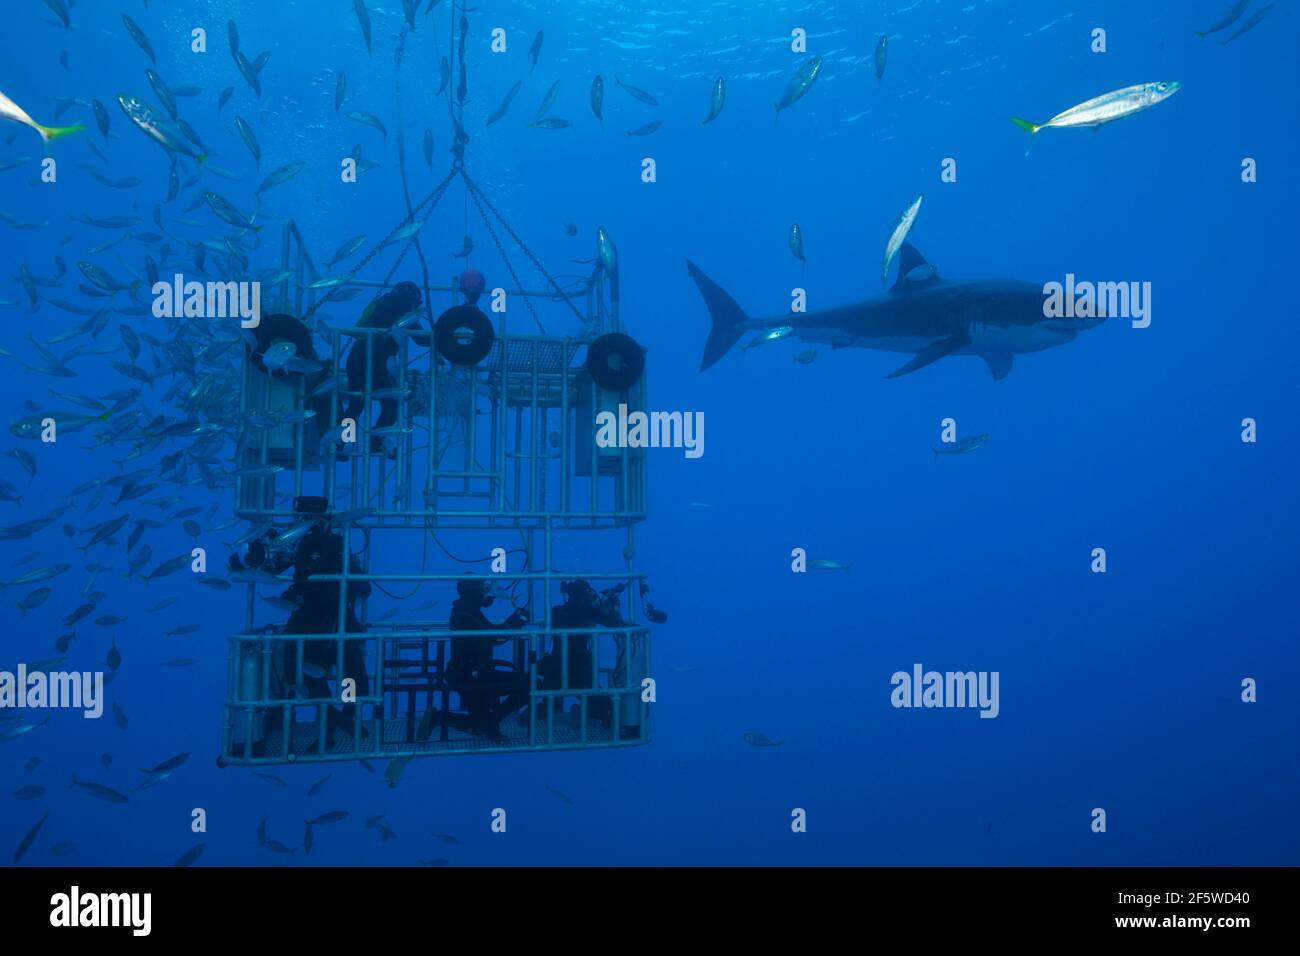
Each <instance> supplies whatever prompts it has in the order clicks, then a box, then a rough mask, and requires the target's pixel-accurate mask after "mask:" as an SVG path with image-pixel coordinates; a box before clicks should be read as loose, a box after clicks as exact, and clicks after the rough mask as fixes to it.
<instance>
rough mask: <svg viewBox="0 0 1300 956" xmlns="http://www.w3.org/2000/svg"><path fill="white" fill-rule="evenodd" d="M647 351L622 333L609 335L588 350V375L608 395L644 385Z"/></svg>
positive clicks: (610, 333) (595, 342)
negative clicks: (642, 374) (638, 384)
mask: <svg viewBox="0 0 1300 956" xmlns="http://www.w3.org/2000/svg"><path fill="white" fill-rule="evenodd" d="M644 371H645V349H643V348H641V346H640V345H638V344H637V341H636V339H634V338H632V337H631V336H630V335H624V334H623V333H622V332H609V333H607V334H605V335H602V336H601V337H600V338H598V339H596V341H594V342H592V343H591V345H590V346H589V347H588V348H587V374H589V375H590V376H591V378H592V381H594V382H595V383H596V384H597V385H599V386H600V387H601V388H603V389H604V390H605V391H607V392H622V391H624V390H626V389H629V388H631V387H632V386H633V385H635V384H636V383H637V382H639V381H641V373H643V372H644Z"/></svg>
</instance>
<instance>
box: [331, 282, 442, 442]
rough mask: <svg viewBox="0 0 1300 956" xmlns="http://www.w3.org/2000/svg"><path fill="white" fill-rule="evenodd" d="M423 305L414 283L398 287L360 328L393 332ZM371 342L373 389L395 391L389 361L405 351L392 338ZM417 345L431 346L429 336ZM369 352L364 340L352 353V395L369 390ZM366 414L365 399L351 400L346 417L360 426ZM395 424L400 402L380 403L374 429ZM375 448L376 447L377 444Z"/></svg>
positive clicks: (379, 302)
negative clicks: (406, 317)
mask: <svg viewBox="0 0 1300 956" xmlns="http://www.w3.org/2000/svg"><path fill="white" fill-rule="evenodd" d="M420 301H421V300H420V293H419V291H418V290H416V288H415V285H414V284H413V283H410V282H401V283H398V285H397V286H396V287H395V288H394V289H393V290H392V291H391V292H386V293H384V294H383V295H381V296H380V297H379V298H378V299H376V300H375V303H374V305H373V306H371V307H370V309H369V310H367V312H366V314H365V316H364V317H363V318H362V320H361V322H360V323H359V324H360V325H361V326H363V327H365V328H375V329H387V330H389V331H391V330H392V328H393V326H394V325H396V324H397V322H398V321H399V320H400V319H401V318H402V317H403V316H406V315H409V314H410V313H411V312H413V311H415V310H416V309H418V308H419V307H420ZM369 338H370V339H371V342H370V343H369V352H370V388H371V390H372V391H376V390H378V389H381V388H392V387H393V386H394V385H396V384H397V383H396V382H394V381H393V380H392V377H391V376H390V375H389V374H388V360H389V359H390V358H392V357H393V356H394V355H396V354H397V353H398V352H399V351H400V350H401V348H400V346H399V345H398V344H397V339H396V338H394V337H393V336H392V335H375V336H369ZM416 341H417V342H419V343H420V344H425V343H427V342H428V333H425V335H423V336H417V337H416ZM366 351H367V343H366V340H365V339H364V338H362V339H358V340H357V341H356V342H354V343H353V345H352V348H350V349H349V350H348V357H347V362H346V365H345V369H346V371H347V376H348V391H349V392H359V391H362V390H363V389H364V388H365V387H366ZM364 410H365V409H364V403H363V401H362V398H361V396H360V395H357V396H354V397H352V398H349V399H348V403H347V406H346V407H345V408H344V409H343V417H344V418H350V419H352V420H353V421H356V422H358V423H359V422H360V416H361V413H362V412H363V411H364ZM395 424H397V399H395V398H381V399H379V419H378V421H376V422H375V426H374V427H375V428H387V427H389V426H391V425H395ZM371 444H372V446H373V445H375V444H377V443H376V442H372V443H371Z"/></svg>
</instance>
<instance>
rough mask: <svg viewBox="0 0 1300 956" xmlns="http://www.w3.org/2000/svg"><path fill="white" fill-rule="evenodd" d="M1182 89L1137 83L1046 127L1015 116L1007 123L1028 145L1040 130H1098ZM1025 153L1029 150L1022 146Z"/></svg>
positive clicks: (1171, 83)
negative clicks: (1022, 132)
mask: <svg viewBox="0 0 1300 956" xmlns="http://www.w3.org/2000/svg"><path fill="white" fill-rule="evenodd" d="M1181 88H1182V84H1181V83H1179V82H1178V81H1177V80H1161V81H1160V82H1159V83H1138V84H1137V85H1135V86H1126V87H1124V88H1123V89H1122V90H1114V91H1112V92H1110V93H1103V94H1102V95H1101V96H1094V97H1093V98H1092V99H1090V100H1084V101H1083V102H1082V103H1080V104H1079V105H1078V106H1071V107H1070V108H1069V109H1068V110H1066V111H1065V112H1063V113H1057V114H1056V115H1055V116H1053V117H1052V118H1051V119H1049V120H1048V121H1047V122H1046V123H1031V122H1030V121H1029V120H1026V119H1021V118H1020V117H1019V116H1013V117H1011V122H1013V123H1015V124H1016V125H1017V126H1019V127H1020V128H1021V129H1023V130H1025V131H1026V132H1027V133H1029V136H1030V142H1033V136H1034V134H1035V133H1037V132H1038V131H1039V130H1040V129H1053V128H1055V129H1073V128H1075V127H1080V126H1102V125H1103V124H1105V123H1110V122H1113V121H1114V120H1117V119H1123V118H1124V117H1126V116H1132V115H1133V114H1134V113H1141V112H1142V111H1143V110H1147V109H1150V108H1151V107H1153V106H1155V105H1156V104H1157V103H1163V102H1164V101H1165V100H1167V99H1169V97H1171V96H1173V95H1174V94H1175V93H1177V92H1178V91H1179V89H1181ZM1025 153H1026V154H1028V153H1029V147H1028V146H1025Z"/></svg>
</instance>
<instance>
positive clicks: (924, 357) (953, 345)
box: [885, 335, 970, 378]
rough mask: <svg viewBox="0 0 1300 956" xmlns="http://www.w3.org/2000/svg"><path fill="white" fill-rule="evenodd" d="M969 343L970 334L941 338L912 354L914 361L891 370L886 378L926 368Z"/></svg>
mask: <svg viewBox="0 0 1300 956" xmlns="http://www.w3.org/2000/svg"><path fill="white" fill-rule="evenodd" d="M968 345H970V336H968V335H953V336H950V337H948V338H946V339H940V340H939V341H937V342H931V343H930V344H929V345H927V346H926V347H925V348H923V349H921V351H919V352H917V353H916V355H914V356H912V361H910V362H908V363H907V364H906V365H904V366H903V367H902V368H898V369H895V370H894V371H893V372H890V373H889V374H888V375H886V376H885V378H898V377H899V376H902V375H906V374H908V373H909V372H915V371H916V370H917V369H919V368H925V367H926V366H927V365H929V364H930V363H931V362H937V361H939V359H941V358H943V357H944V356H945V355H952V354H953V353H954V352H957V351H960V350H961V349H964V348H965V347H966V346H968Z"/></svg>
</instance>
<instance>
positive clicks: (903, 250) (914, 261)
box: [889, 242, 939, 292]
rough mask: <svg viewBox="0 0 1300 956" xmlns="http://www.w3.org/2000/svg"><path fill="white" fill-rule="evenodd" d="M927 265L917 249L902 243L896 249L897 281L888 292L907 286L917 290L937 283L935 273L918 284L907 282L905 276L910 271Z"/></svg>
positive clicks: (937, 276) (908, 243) (909, 244)
mask: <svg viewBox="0 0 1300 956" xmlns="http://www.w3.org/2000/svg"><path fill="white" fill-rule="evenodd" d="M928 265H930V263H928V262H926V261H925V256H923V255H921V252H920V250H919V249H917V248H916V246H914V245H912V244H911V243H910V242H905V243H903V244H902V246H900V247H899V249H898V279H897V280H896V281H895V282H894V284H893V285H892V286H891V287H890V289H889V291H890V292H897V291H899V290H900V289H902V288H903V287H904V286H907V287H908V288H909V289H918V288H920V287H921V286H924V285H928V284H929V283H931V282H937V281H938V279H939V275H938V273H937V272H936V273H934V274H933V275H931V276H929V277H928V278H926V279H922V280H921V281H919V282H908V281H907V276H908V274H909V273H910V272H912V270H914V269H916V268H918V267H920V266H928Z"/></svg>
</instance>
